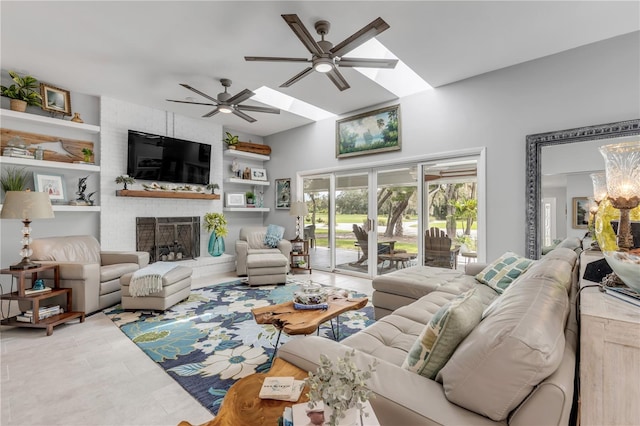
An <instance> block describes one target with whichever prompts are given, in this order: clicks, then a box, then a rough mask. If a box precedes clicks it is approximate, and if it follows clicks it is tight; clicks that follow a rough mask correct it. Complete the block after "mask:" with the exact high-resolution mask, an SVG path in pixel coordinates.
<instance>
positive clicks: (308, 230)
mask: <svg viewBox="0 0 640 426" xmlns="http://www.w3.org/2000/svg"><path fill="white" fill-rule="evenodd" d="M303 239H304V240H305V241H309V247H311V248H314V247H315V246H316V226H315V225H307V226H305V227H304V230H303Z"/></svg>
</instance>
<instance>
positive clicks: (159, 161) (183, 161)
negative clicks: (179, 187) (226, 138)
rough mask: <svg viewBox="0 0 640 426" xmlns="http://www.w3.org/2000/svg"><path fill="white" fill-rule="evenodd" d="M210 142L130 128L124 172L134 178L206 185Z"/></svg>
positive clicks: (208, 172)
mask: <svg viewBox="0 0 640 426" xmlns="http://www.w3.org/2000/svg"><path fill="white" fill-rule="evenodd" d="M210 171H211V145H207V144H204V143H200V142H192V141H187V140H183V139H176V138H171V137H168V136H160V135H154V134H151V133H145V132H139V131H136V130H129V143H128V156H127V174H128V175H129V176H131V177H133V178H135V179H141V180H152V181H162V182H172V183H181V184H196V185H206V184H208V183H209V174H210Z"/></svg>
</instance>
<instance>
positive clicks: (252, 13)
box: [0, 0, 640, 136]
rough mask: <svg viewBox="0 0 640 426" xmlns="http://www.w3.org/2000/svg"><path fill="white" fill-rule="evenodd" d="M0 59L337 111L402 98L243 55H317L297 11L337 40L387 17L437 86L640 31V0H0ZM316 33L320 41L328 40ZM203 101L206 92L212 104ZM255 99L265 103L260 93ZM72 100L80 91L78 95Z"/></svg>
mask: <svg viewBox="0 0 640 426" xmlns="http://www.w3.org/2000/svg"><path fill="white" fill-rule="evenodd" d="M0 12H1V13H0V14H1V35H2V41H1V43H2V44H1V54H2V56H1V60H2V62H1V66H2V69H3V70H4V71H6V70H16V71H18V72H24V73H29V74H31V75H33V76H35V77H37V78H39V79H40V80H41V81H44V82H47V83H49V84H52V85H54V86H57V87H61V88H64V89H68V90H71V91H72V92H79V93H86V94H90V95H96V96H109V97H113V98H116V99H121V100H126V101H130V102H133V103H136V104H140V105H146V106H149V107H152V108H156V109H160V110H168V111H173V112H175V113H178V114H182V115H186V116H193V117H200V116H202V115H203V114H205V113H207V112H208V111H210V107H206V106H197V105H182V104H176V103H172V102H167V101H166V99H185V98H186V97H187V96H191V97H193V98H195V99H196V100H198V101H200V99H198V96H197V95H195V94H193V93H192V92H190V91H188V90H186V89H184V88H182V87H180V86H179V85H178V83H187V84H189V85H191V86H193V87H195V88H197V89H199V90H201V91H202V92H205V93H207V94H209V95H211V96H214V97H215V95H216V94H217V93H218V92H221V91H222V87H221V86H220V83H219V79H220V78H229V79H231V80H232V81H233V85H232V86H231V88H230V93H232V94H235V93H237V92H239V91H240V90H242V89H244V88H248V89H251V90H255V89H257V88H259V87H261V86H263V85H266V86H269V87H271V88H273V89H277V90H281V91H282V92H284V93H286V94H288V95H291V96H294V97H296V98H299V99H302V100H303V101H305V102H308V103H311V104H313V105H316V106H318V107H321V108H323V109H326V110H328V111H330V112H333V113H336V114H344V113H348V112H350V111H354V110H358V109H361V108H365V107H368V106H372V105H376V104H379V103H383V102H389V101H392V100H393V99H394V98H395V96H394V95H393V94H392V93H390V92H388V91H386V90H385V89H383V88H382V87H380V86H378V85H377V84H376V83H374V82H372V81H370V80H369V79H367V78H366V77H364V76H362V75H361V74H360V73H358V72H357V71H355V70H352V69H344V68H343V69H341V72H342V73H343V75H344V76H345V78H346V79H347V81H348V82H349V84H350V85H351V88H350V89H348V90H345V91H344V92H340V91H338V90H337V89H336V87H335V86H334V85H333V84H332V83H331V82H330V81H329V79H328V78H327V77H326V76H324V75H321V74H318V73H314V74H312V75H310V76H307V77H305V78H304V79H302V80H301V81H299V82H297V83H295V84H294V85H293V86H291V87H289V88H283V89H279V88H278V86H279V85H280V84H282V83H283V82H285V81H286V80H288V79H289V78H291V77H292V76H294V75H295V74H297V73H298V72H300V71H301V70H302V69H304V68H305V67H306V64H296V63H272V62H246V61H245V60H244V56H245V55H246V56H287V57H308V56H309V54H308V51H307V50H306V49H305V48H304V46H303V45H302V43H301V42H300V41H299V40H298V39H297V37H296V36H295V35H294V34H293V32H292V31H291V30H290V29H289V27H288V26H287V25H286V23H285V22H284V20H283V19H282V18H281V16H280V15H281V14H285V13H286V14H289V13H295V14H298V16H299V17H300V18H301V20H302V21H303V22H304V24H305V25H306V26H307V29H308V30H309V32H310V33H311V34H313V35H314V36H315V30H314V29H313V24H314V22H316V21H317V20H320V19H324V20H328V21H329V22H330V23H331V29H330V32H329V34H328V36H327V37H326V39H327V40H330V41H331V42H333V43H334V44H337V43H339V42H341V41H342V40H344V39H345V38H346V37H348V36H350V35H351V34H353V33H354V32H356V31H357V30H359V29H360V28H362V27H363V26H365V25H366V24H368V23H369V22H371V21H372V20H374V19H375V18H377V17H382V18H383V19H384V20H385V21H387V23H388V24H389V25H390V26H391V28H390V29H388V30H387V31H385V32H383V33H382V34H380V35H379V36H378V40H379V41H380V42H382V43H383V44H384V45H385V46H386V47H387V48H389V49H390V50H391V51H392V52H394V53H395V55H396V56H397V57H398V58H399V59H401V60H402V61H404V62H405V63H406V64H407V65H409V66H410V67H411V68H413V69H414V70H415V71H416V72H417V73H418V74H419V75H420V76H421V77H422V78H423V79H424V80H426V81H427V82H428V83H429V84H431V85H432V86H433V87H439V86H442V85H446V84H449V83H453V82H455V81H459V80H462V79H465V78H469V77H472V76H475V75H478V74H482V73H486V72H489V71H493V70H496V69H500V68H504V67H508V66H511V65H515V64H518V63H522V62H526V61H530V60H533V59H536V58H540V57H543V56H547V55H551V54H554V53H558V52H562V51H564V50H567V49H572V48H575V47H578V46H581V45H585V44H589V43H593V42H596V41H599V40H603V39H607V38H611V37H615V36H618V35H621V34H626V33H629V32H633V31H638V30H640V2H638V1H622V2H614V1H601V2H598V1H567V2H547V1H543V2H535V1H532V2H524V1H497V2H485V1H467V2H462V1H461V2H451V1H449V2H444V1H441V2H436V1H408V2H395V1H340V2H338V1H333V2H329V1H304V2H303V1H281V2H274V1H257V2H246V1H200V2H180V1H160V2H158V1H141V2H131V1H129V2H93V1H81V2H78V1H73V2H62V1H44V2H31V1H15V2H12V1H5V0H3V1H1V2H0ZM318 38H319V37H318ZM202 100H204V99H202ZM246 104H249V105H250V104H253V105H260V104H257V103H255V102H254V101H251V100H250V101H248V102H246ZM72 105H73V99H72ZM250 114H251V115H252V116H254V118H256V119H257V120H258V121H257V122H255V123H253V124H250V123H247V122H246V121H244V120H242V119H241V118H239V117H236V116H235V115H231V114H228V115H227V114H218V115H216V116H214V117H212V118H206V119H205V118H203V120H211V121H213V122H216V123H219V124H222V125H224V126H225V128H228V129H234V130H237V131H240V132H246V133H251V134H255V135H260V136H266V135H270V134H274V133H277V132H280V131H284V130H287V129H290V128H294V127H298V126H301V125H304V124H307V123H309V122H310V120H308V119H305V118H302V117H299V116H296V115H294V114H290V113H285V112H283V113H281V114H280V115H271V114H264V113H250Z"/></svg>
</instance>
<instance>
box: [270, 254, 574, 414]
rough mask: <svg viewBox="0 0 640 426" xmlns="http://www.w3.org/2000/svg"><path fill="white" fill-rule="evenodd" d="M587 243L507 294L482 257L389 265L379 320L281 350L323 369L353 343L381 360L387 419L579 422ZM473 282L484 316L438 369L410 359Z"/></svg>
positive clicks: (551, 258) (378, 376) (379, 405)
mask: <svg viewBox="0 0 640 426" xmlns="http://www.w3.org/2000/svg"><path fill="white" fill-rule="evenodd" d="M577 252H579V248H578V247H576V250H572V249H570V248H559V249H556V250H553V251H552V252H550V253H549V254H547V255H546V256H544V258H543V259H541V260H539V261H536V262H535V263H534V264H533V265H532V266H531V267H529V269H527V270H526V272H524V273H523V274H522V275H520V277H519V278H518V279H517V280H516V281H514V282H513V283H512V284H511V285H510V286H509V287H508V288H507V289H506V290H505V291H504V293H502V294H498V293H497V292H496V291H495V290H494V289H492V288H490V287H489V286H487V285H485V284H481V283H480V282H478V281H477V280H476V279H475V278H474V276H475V275H476V273H477V272H478V271H479V270H481V269H482V267H483V265H478V264H471V265H469V268H468V269H467V272H468V273H467V274H463V273H461V272H456V271H451V270H448V269H441V268H430V267H420V266H416V267H412V268H407V269H405V270H402V271H398V272H397V273H396V272H394V273H391V274H387V275H385V276H383V277H379V278H376V279H375V280H374V289H375V293H374V295H373V303H374V305H375V308H376V317H377V318H378V320H377V321H376V322H375V323H374V324H372V325H371V326H369V327H367V328H366V329H364V330H362V331H360V332H358V333H356V334H354V335H352V336H350V337H348V338H346V339H344V340H343V341H342V342H339V343H338V342H334V341H332V340H329V339H326V338H321V337H317V336H307V337H303V338H297V339H292V340H290V341H289V342H287V343H286V344H284V345H283V346H282V347H281V348H280V349H279V350H278V353H277V356H278V357H280V358H283V359H285V360H287V361H289V362H291V363H292V364H295V365H297V366H299V367H300V368H303V369H306V370H309V371H315V369H316V368H317V366H318V356H319V354H320V353H324V354H326V355H327V356H329V357H330V358H335V357H338V356H342V354H344V352H345V351H347V350H351V348H354V349H355V350H356V362H357V363H358V364H359V365H361V366H363V367H364V366H366V365H368V364H371V363H372V361H373V360H374V359H377V360H379V361H380V363H379V365H378V366H377V367H376V372H375V373H374V377H373V378H372V379H371V380H370V382H369V384H370V387H371V389H372V390H373V392H374V394H375V398H374V399H373V400H372V401H371V403H372V406H373V408H374V410H375V413H376V416H377V417H378V419H379V420H380V423H381V424H382V425H394V426H402V425H407V426H409V425H411V426H413V425H496V424H498V425H566V424H569V422H570V418H571V414H572V407H573V406H574V378H575V367H576V346H577V326H576V314H575V302H574V301H575V298H576V294H577V281H578V271H579V265H578V254H577ZM471 289H474V290H473V291H472V293H473V295H474V297H475V298H476V303H478V302H479V303H480V304H481V309H482V310H483V312H482V313H483V317H482V320H481V321H479V323H478V324H477V325H476V326H475V327H474V328H473V329H472V330H471V332H470V333H469V334H468V335H467V336H466V337H465V338H464V339H463V340H462V342H461V343H460V344H459V345H458V346H457V348H456V349H455V351H454V352H453V354H452V355H451V356H450V358H448V360H446V361H445V362H446V363H445V364H444V367H442V369H441V370H439V372H438V373H437V376H435V377H434V379H431V378H427V377H425V376H423V375H421V374H418V373H415V372H413V371H409V369H407V368H403V363H405V360H406V359H407V354H408V352H409V351H410V350H411V349H412V347H413V346H414V343H415V342H416V340H417V339H418V337H419V336H420V335H421V333H422V331H423V330H424V329H425V327H426V325H427V324H428V323H429V322H430V320H431V318H432V317H433V316H434V314H436V312H438V311H439V310H440V308H441V307H443V306H445V305H447V304H449V302H450V301H452V300H454V299H455V298H456V297H458V296H459V295H460V294H462V293H465V294H468V293H466V292H468V291H469V290H471ZM459 299H460V297H458V299H456V300H459ZM378 304H380V305H378ZM449 305H451V304H449Z"/></svg>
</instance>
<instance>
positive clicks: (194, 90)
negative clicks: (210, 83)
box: [180, 83, 218, 105]
mask: <svg viewBox="0 0 640 426" xmlns="http://www.w3.org/2000/svg"><path fill="white" fill-rule="evenodd" d="M180 86H182V87H184V88H185V89H189V90H191V91H192V92H195V93H197V94H198V95H200V96H202V97H203V98H207V99H209V100H211V101H213V102H214V104H215V105H218V100H217V99H216V98H212V97H211V96H209V95H207V94H206V93H203V92H201V91H199V90H198V89H194V88H193V87H191V86H189V85H188V84H185V83H180Z"/></svg>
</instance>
